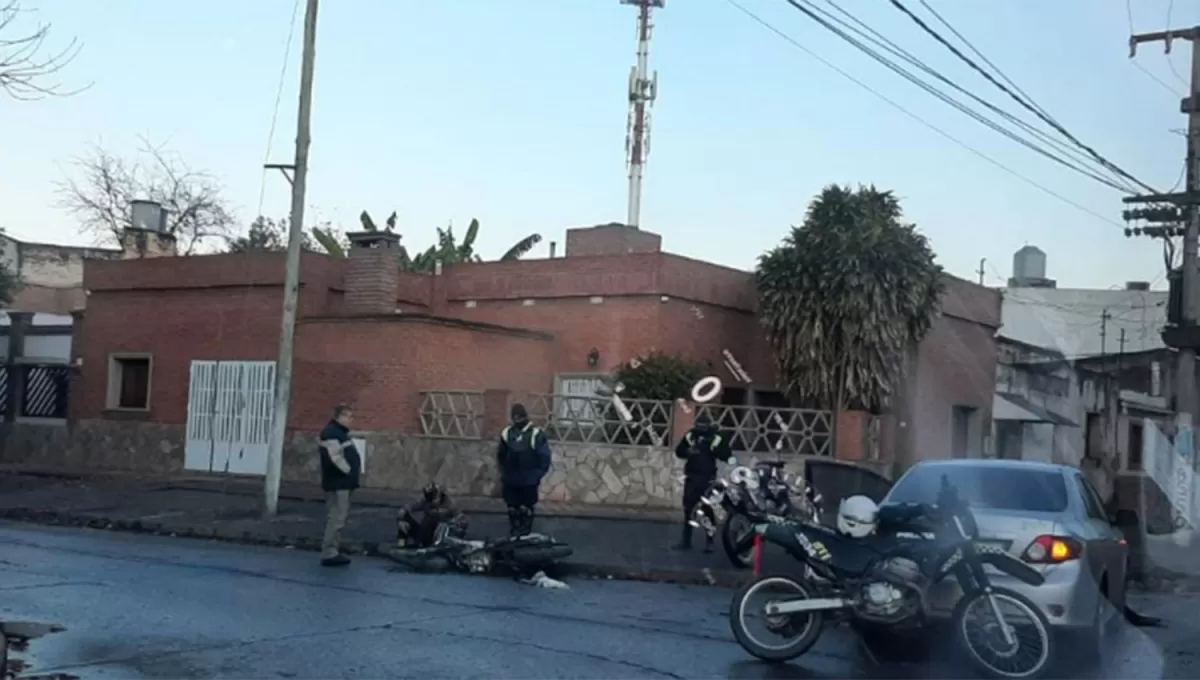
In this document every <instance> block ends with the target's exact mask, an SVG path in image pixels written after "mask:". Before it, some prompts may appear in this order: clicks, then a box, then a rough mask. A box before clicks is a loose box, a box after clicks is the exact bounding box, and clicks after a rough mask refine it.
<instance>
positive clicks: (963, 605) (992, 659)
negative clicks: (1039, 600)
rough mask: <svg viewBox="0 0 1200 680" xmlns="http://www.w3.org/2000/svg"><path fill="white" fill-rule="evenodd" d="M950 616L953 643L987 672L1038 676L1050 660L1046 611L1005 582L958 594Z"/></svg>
mask: <svg viewBox="0 0 1200 680" xmlns="http://www.w3.org/2000/svg"><path fill="white" fill-rule="evenodd" d="M998 613H999V618H1000V619H1002V620H998V618H997V614H998ZM951 622H952V625H953V627H954V636H955V639H956V641H957V642H958V647H959V649H960V650H962V651H963V652H964V653H965V655H966V657H967V658H968V660H969V661H970V662H971V663H972V664H973V665H974V666H975V667H976V668H978V669H979V670H980V671H982V672H983V673H985V674H987V675H988V676H989V677H992V678H1011V679H1015V680H1029V679H1032V678H1040V677H1043V676H1044V675H1045V674H1046V673H1047V671H1048V670H1049V669H1050V667H1051V664H1052V662H1053V660H1054V636H1053V634H1052V633H1051V632H1050V622H1049V621H1047V620H1046V615H1045V614H1043V613H1042V611H1041V609H1040V608H1038V606H1037V605H1035V604H1034V603H1033V602H1031V601H1030V600H1029V598H1027V597H1025V596H1024V595H1021V594H1020V593H1017V592H1013V591H1011V590H1008V589H1007V588H992V589H991V593H987V592H984V591H981V590H980V591H975V592H973V593H969V594H965V595H963V597H962V599H961V600H959V602H958V606H956V607H955V608H954V615H953V617H952V619H951ZM1005 628H1007V629H1008V633H1009V634H1008V635H1005V633H1004V629H1005Z"/></svg>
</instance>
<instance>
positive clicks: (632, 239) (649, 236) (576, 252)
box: [566, 222, 662, 257]
mask: <svg viewBox="0 0 1200 680" xmlns="http://www.w3.org/2000/svg"><path fill="white" fill-rule="evenodd" d="M566 250H567V253H566V254H567V257H589V256H595V255H632V254H634V253H657V252H660V251H661V250H662V237H661V236H659V235H658V234H654V233H651V232H648V231H642V230H641V229H638V228H637V227H630V226H626V225H624V224H619V223H617V222H612V223H610V224H601V225H597V226H595V227H583V228H579V229H568V230H567V248H566Z"/></svg>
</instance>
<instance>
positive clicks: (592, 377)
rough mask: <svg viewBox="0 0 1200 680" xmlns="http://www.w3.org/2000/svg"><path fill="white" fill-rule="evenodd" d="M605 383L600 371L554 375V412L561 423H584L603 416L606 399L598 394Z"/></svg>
mask: <svg viewBox="0 0 1200 680" xmlns="http://www.w3.org/2000/svg"><path fill="white" fill-rule="evenodd" d="M603 385H604V376H603V374H599V373H569V374H567V373H560V374H558V375H557V376H555V377H554V412H555V413H554V414H555V416H556V417H557V418H558V420H559V424H560V425H564V426H568V427H569V426H571V425H583V424H592V423H596V422H599V421H600V420H601V418H603V407H602V406H601V404H603V403H604V401H605V399H604V398H603V397H600V396H599V395H597V394H596V390H597V389H598V388H600V387H602V386H603Z"/></svg>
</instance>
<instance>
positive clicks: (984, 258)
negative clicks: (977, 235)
mask: <svg viewBox="0 0 1200 680" xmlns="http://www.w3.org/2000/svg"><path fill="white" fill-rule="evenodd" d="M985 264H987V258H986V257H981V258H979V269H976V270H975V273H976V274H979V285H981V286H982V285H983V272H984V269H983V265H985Z"/></svg>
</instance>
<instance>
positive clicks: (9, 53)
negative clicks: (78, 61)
mask: <svg viewBox="0 0 1200 680" xmlns="http://www.w3.org/2000/svg"><path fill="white" fill-rule="evenodd" d="M31 11H32V10H25V9H22V7H21V3H20V2H19V0H0V89H2V90H4V91H5V92H6V93H7V94H8V96H10V97H12V98H13V99H18V100H26V101H28V100H33V99H41V98H43V97H47V96H60V97H65V96H69V95H72V94H75V93H77V92H80V91H81V90H66V89H64V88H63V87H62V85H61V84H59V83H57V82H53V78H54V76H55V75H57V74H58V72H59V71H61V70H62V69H63V68H65V67H66V66H67V65H68V64H70V63H71V62H72V61H74V60H75V57H77V56H79V50H80V49H81V47H82V46H81V45H80V43H79V41H78V40H77V39H73V40H71V41H70V42H69V43H68V44H67V46H66V47H64V48H62V49H61V50H57V51H53V50H47V49H46V38H48V37H49V36H50V25H49V24H39V25H37V26H34V27H30V28H28V29H23V28H21V27H20V26H18V24H17V18H18V17H20V16H21V15H22V14H26V13H29V12H31ZM85 89H86V88H85Z"/></svg>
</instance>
